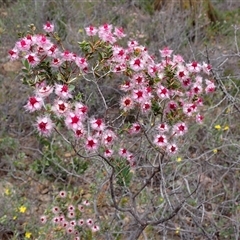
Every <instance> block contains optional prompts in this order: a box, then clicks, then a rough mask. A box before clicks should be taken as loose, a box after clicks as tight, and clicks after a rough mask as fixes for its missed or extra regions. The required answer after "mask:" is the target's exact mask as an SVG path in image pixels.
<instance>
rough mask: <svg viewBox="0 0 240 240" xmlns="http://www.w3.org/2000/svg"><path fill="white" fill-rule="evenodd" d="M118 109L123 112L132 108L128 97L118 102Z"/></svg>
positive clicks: (131, 102)
mask: <svg viewBox="0 0 240 240" xmlns="http://www.w3.org/2000/svg"><path fill="white" fill-rule="evenodd" d="M120 108H121V109H123V110H124V111H125V112H127V111H129V110H131V109H133V108H134V102H133V100H132V98H131V97H130V96H125V97H123V98H122V99H121V100H120Z"/></svg>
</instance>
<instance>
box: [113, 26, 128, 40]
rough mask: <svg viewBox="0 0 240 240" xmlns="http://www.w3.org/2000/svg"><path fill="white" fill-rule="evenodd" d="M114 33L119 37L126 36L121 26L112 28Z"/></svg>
mask: <svg viewBox="0 0 240 240" xmlns="http://www.w3.org/2000/svg"><path fill="white" fill-rule="evenodd" d="M114 35H115V36H116V37H117V38H119V39H121V38H123V37H125V36H126V34H124V32H123V28H117V27H115V29H114Z"/></svg>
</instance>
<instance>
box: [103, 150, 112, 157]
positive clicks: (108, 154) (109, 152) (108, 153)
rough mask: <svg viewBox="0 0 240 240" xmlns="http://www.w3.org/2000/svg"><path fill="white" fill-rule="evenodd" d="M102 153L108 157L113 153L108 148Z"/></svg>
mask: <svg viewBox="0 0 240 240" xmlns="http://www.w3.org/2000/svg"><path fill="white" fill-rule="evenodd" d="M103 155H104V157H105V158H110V157H111V156H112V155H113V150H112V149H109V148H108V149H106V150H105V151H104V154H103Z"/></svg>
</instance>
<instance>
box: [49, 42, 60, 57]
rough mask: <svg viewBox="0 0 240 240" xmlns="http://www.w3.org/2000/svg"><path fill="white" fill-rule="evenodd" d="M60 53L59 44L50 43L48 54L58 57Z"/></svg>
mask: <svg viewBox="0 0 240 240" xmlns="http://www.w3.org/2000/svg"><path fill="white" fill-rule="evenodd" d="M58 53H59V50H58V48H57V45H55V44H52V45H50V46H49V48H48V49H47V55H48V56H49V57H57V55H58Z"/></svg>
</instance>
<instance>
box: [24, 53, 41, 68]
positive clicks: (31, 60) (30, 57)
mask: <svg viewBox="0 0 240 240" xmlns="http://www.w3.org/2000/svg"><path fill="white" fill-rule="evenodd" d="M25 58H26V59H27V60H28V62H29V64H30V65H31V66H32V67H35V66H36V65H38V63H39V62H40V60H39V58H38V57H37V56H36V54H34V53H31V54H27V55H26V56H25Z"/></svg>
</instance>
